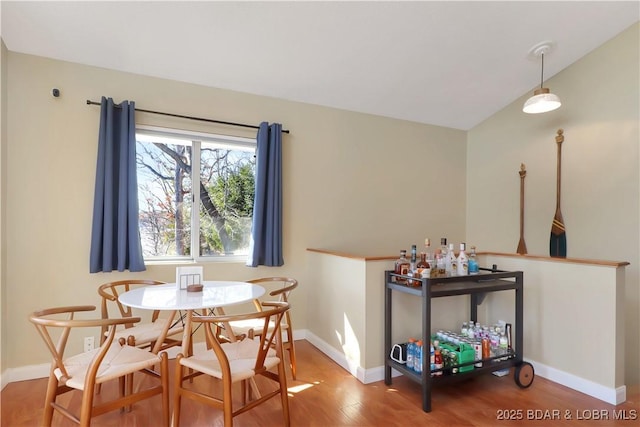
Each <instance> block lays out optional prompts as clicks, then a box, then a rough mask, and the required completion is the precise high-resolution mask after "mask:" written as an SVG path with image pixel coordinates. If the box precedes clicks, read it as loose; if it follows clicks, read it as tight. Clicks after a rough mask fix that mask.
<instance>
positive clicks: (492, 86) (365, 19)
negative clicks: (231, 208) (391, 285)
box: [0, 0, 640, 130]
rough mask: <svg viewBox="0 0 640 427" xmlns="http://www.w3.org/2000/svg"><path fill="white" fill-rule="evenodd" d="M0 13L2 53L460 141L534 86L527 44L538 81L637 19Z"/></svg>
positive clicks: (84, 5) (551, 7)
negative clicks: (538, 54)
mask: <svg viewBox="0 0 640 427" xmlns="http://www.w3.org/2000/svg"><path fill="white" fill-rule="evenodd" d="M0 8H1V9H0V13H1V27H0V30H1V35H2V39H3V40H4V43H5V45H6V46H7V48H8V49H9V50H10V51H13V52H21V53H27V54H32V55H38V56H44V57H50V58H54V59H59V60H64V61H71V62H76V63H81V64H87V65H92V66H98V67H104V68H109V69H114V70H120V71H126V72H131V73H137V74H144V75H149V76H155V77H161V78H167V79H172V80H178V81H184V82H190V83H196V84H199V85H205V86H211V87H217V88H223V89H231V90H235V91H240V92H247V93H252V94H258V95H264V96H270V97H276V98H281V99H286V100H291V101H299V102H304V103H311V104H318V105H324V106H329V107H334V108H340V109H346V110H351V111H358V112H363V113H370V114H375V115H381V116H387V117H392V118H397V119H404V120H411V121H415V122H421V123H428V124H433V125H439V126H446V127H451V128H456V129H462V130H467V129H470V128H472V127H474V126H475V125H477V124H478V123H480V122H482V121H483V120H485V119H486V118H488V117H489V116H491V115H492V114H494V113H495V112H497V111H499V110H500V109H502V108H504V107H505V106H507V105H508V104H510V103H512V102H513V101H514V100H516V99H518V98H520V97H521V96H523V95H525V94H527V93H529V92H532V91H533V89H534V88H535V87H536V86H539V84H540V71H541V66H540V61H539V59H532V58H530V57H529V55H528V53H529V50H530V49H531V48H532V47H533V46H534V45H536V44H538V43H539V42H542V41H545V40H552V41H553V42H555V44H556V47H555V49H554V50H553V52H550V53H549V54H548V55H546V56H545V80H546V79H547V78H549V77H551V76H553V75H555V74H556V73H558V72H560V71H561V70H563V69H564V68H566V67H567V66H569V65H571V64H572V63H573V62H575V61H577V60H578V59H580V58H581V57H583V56H584V55H586V54H587V53H589V52H590V51H592V50H593V49H595V48H597V47H598V46H600V45H602V44H603V43H604V42H606V41H607V40H609V39H611V38H612V37H614V36H616V35H617V34H619V33H620V32H622V31H623V30H625V29H626V28H628V27H629V26H631V25H632V24H634V23H636V22H638V20H639V19H640V2H638V1H623V2H614V1H602V2H593V1H567V2H561V1H553V2H551V1H529V2H526V1H509V2H507V1H500V2H484V1H468V2H461V1H411V2H380V1H377V2H363V1H354V2H338V1H332V2H328V1H327V2H322V1H320V2H306V1H293V2H267V1H261V2H245V1H235V2H219V1H208V2H205V1H197V2H182V1H160V2H149V1H136V2H134V1H129V2H112V1H107V2H97V1H72V2H67V1H65V2H55V1H45V2H32V1H27V2H25V1H19V2H13V1H6V0H5V1H2V2H0ZM551 89H552V90H553V88H551ZM555 92H556V93H557V94H558V95H559V96H560V97H562V93H560V92H558V91H555Z"/></svg>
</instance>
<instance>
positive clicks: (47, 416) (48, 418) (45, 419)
mask: <svg viewBox="0 0 640 427" xmlns="http://www.w3.org/2000/svg"><path fill="white" fill-rule="evenodd" d="M57 395H58V379H57V378H56V376H55V375H54V374H53V372H51V373H50V374H49V382H48V383H47V394H46V395H45V398H44V411H43V413H42V425H43V426H47V427H48V426H51V422H52V420H53V406H52V403H53V402H55V401H56V396H57Z"/></svg>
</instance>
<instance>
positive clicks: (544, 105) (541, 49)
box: [522, 41, 562, 114]
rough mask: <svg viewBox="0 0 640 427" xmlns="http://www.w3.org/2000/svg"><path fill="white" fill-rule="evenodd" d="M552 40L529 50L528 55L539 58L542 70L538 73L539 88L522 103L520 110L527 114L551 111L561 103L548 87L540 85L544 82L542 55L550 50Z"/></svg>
mask: <svg viewBox="0 0 640 427" xmlns="http://www.w3.org/2000/svg"><path fill="white" fill-rule="evenodd" d="M552 47H553V42H550V41H546V42H542V43H538V44H537V45H535V46H534V47H532V48H531V50H530V51H529V56H530V57H534V58H538V57H540V58H541V61H542V72H541V75H540V88H539V89H536V90H535V91H534V92H533V96H532V97H531V98H529V99H527V102H525V103H524V106H523V107H522V111H524V112H525V113H529V114H537V113H546V112H547V111H553V110H555V109H557V108H560V105H562V103H561V102H560V98H558V95H555V94H553V93H551V92H550V91H549V88H546V87H542V84H543V82H544V55H545V54H546V53H549V52H550V51H551V48H552Z"/></svg>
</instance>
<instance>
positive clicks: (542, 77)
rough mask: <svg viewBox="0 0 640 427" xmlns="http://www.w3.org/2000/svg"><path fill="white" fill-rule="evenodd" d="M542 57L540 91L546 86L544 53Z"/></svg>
mask: <svg viewBox="0 0 640 427" xmlns="http://www.w3.org/2000/svg"><path fill="white" fill-rule="evenodd" d="M540 56H541V57H542V70H540V89H542V86H543V84H544V52H542V54H541V55H540Z"/></svg>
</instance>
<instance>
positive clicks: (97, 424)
mask: <svg viewBox="0 0 640 427" xmlns="http://www.w3.org/2000/svg"><path fill="white" fill-rule="evenodd" d="M296 350H297V355H298V380H297V381H292V380H291V379H290V377H289V391H290V408H291V425H292V426H294V427H295V426H309V427H312V426H318V427H325V426H327V427H329V426H330V427H337V426H423V425H429V426H515V425H524V426H530V427H533V426H574V427H577V426H628V427H632V426H633V427H636V426H638V425H640V390H639V389H638V387H637V386H636V387H628V389H627V402H625V403H624V404H621V405H618V406H614V405H609V404H606V403H604V402H602V401H600V400H598V399H595V398H592V397H589V396H587V395H585V394H582V393H579V392H576V391H574V390H571V389H568V388H566V387H563V386H560V385H558V384H555V383H553V382H551V381H547V380H545V379H543V378H541V377H536V378H535V379H534V382H533V384H532V385H531V387H529V388H528V389H521V388H519V387H518V386H517V385H516V384H515V382H514V380H513V375H508V376H505V377H496V376H494V375H484V376H481V377H477V378H474V379H470V380H468V381H465V382H460V383H458V384H455V385H450V386H442V387H436V388H434V391H433V400H432V408H433V410H432V412H430V413H425V412H423V411H422V407H421V404H422V403H421V402H422V399H421V395H420V387H419V385H418V384H416V383H414V382H413V381H410V380H408V379H406V378H404V377H396V378H394V380H393V384H392V386H390V387H387V386H386V385H385V384H384V382H383V381H380V382H376V383H371V384H367V385H365V384H362V383H360V382H359V381H358V380H357V379H355V378H354V377H352V376H351V375H350V374H349V373H347V372H346V371H345V370H344V369H342V368H341V367H340V366H338V365H337V364H335V363H334V362H333V361H332V360H331V359H329V358H328V357H327V356H325V355H324V354H323V353H322V352H320V351H319V350H318V349H316V348H315V347H313V346H312V345H311V344H310V343H308V342H307V341H304V340H302V341H296ZM170 365H171V372H173V361H171V363H170ZM171 380H173V376H172V377H171ZM196 382H197V383H196V384H197V386H198V387H203V388H208V387H215V385H214V384H213V382H212V381H211V380H208V379H204V378H199V379H196ZM45 389H46V379H37V380H31V381H22V382H16V383H11V384H8V385H7V386H6V387H5V388H4V390H2V393H1V401H0V402H1V406H0V413H1V426H2V427H23V426H28V427H32V426H38V425H39V423H40V419H41V415H42V402H43V400H44V393H45ZM110 392H115V390H114V389H111V388H110V387H107V386H105V387H104V388H103V391H102V393H110ZM64 398H65V403H66V402H69V401H70V402H71V404H72V405H74V406H75V407H76V408H78V407H79V406H80V395H79V393H77V392H72V393H67V396H65V397H64ZM159 407H160V400H159V397H154V398H152V399H150V400H148V401H146V402H144V403H139V404H136V405H135V406H134V408H133V411H132V412H130V413H124V414H121V413H119V412H118V411H114V412H111V413H108V414H104V415H101V416H99V417H97V418H95V419H94V422H93V423H92V426H94V427H103V426H113V427H116V426H123V427H134V426H135V427H146V426H149V427H155V426H159V425H160V424H161V423H160V420H161V418H160V416H161V414H160V411H159ZM545 416H546V419H545ZM615 417H618V418H621V417H626V418H627V419H618V420H615V419H614V418H615ZM594 418H598V419H594ZM54 425H55V426H60V427H65V426H71V425H74V424H73V423H71V422H70V421H68V420H66V419H64V418H62V417H61V416H60V415H58V414H56V415H55V416H54ZM181 425H182V426H185V427H200V426H222V425H223V424H222V416H221V414H220V412H218V411H217V410H215V409H213V408H210V407H207V406H204V405H201V404H198V403H195V402H192V401H188V400H185V401H184V403H183V409H182V417H181ZM234 425H235V426H237V427H249V426H259V427H269V426H281V425H283V423H282V412H281V407H280V402H279V400H278V399H277V398H275V399H271V401H270V402H268V403H266V404H264V405H262V406H260V407H258V408H256V409H253V410H251V411H249V412H248V413H245V414H242V415H239V416H238V417H236V418H235V424H234Z"/></svg>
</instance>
